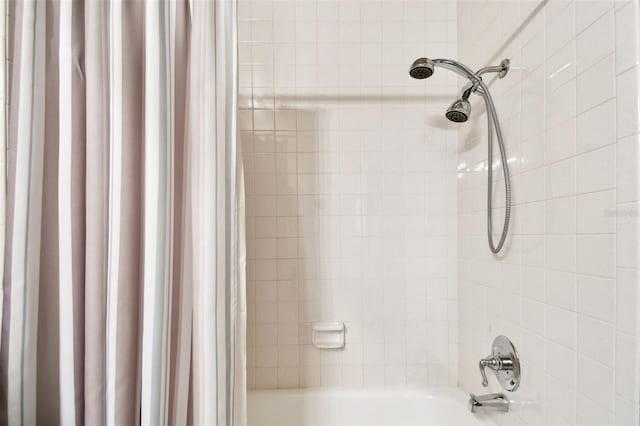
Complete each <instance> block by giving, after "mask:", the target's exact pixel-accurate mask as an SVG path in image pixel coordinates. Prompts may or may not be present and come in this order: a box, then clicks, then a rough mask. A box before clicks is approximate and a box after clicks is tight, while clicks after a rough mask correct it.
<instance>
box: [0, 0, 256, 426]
mask: <svg viewBox="0 0 640 426" xmlns="http://www.w3.org/2000/svg"><path fill="white" fill-rule="evenodd" d="M11 5H12V7H14V8H15V13H13V14H12V15H11V16H12V20H13V22H11V25H9V28H6V26H2V27H0V29H3V30H4V31H6V32H7V33H6V34H7V35H8V36H9V39H10V40H11V41H12V43H13V45H12V49H11V52H12V57H13V58H12V59H13V60H12V61H11V62H10V63H11V66H12V69H11V73H10V75H11V76H12V80H11V82H10V85H9V90H8V96H9V104H10V108H9V111H8V116H9V120H8V121H7V122H8V129H4V126H3V127H2V129H0V130H6V134H7V138H6V143H7V181H6V187H7V193H6V222H5V223H6V228H5V234H4V261H3V268H4V270H3V286H2V299H0V304H1V307H2V309H1V311H0V315H1V318H2V334H1V335H0V424H8V425H35V424H41V425H56V424H63V425H102V424H104V425H188V424H196V425H243V424H246V409H245V405H246V397H245V374H244V368H245V364H246V349H245V347H246V346H245V344H244V339H245V333H246V328H245V323H246V308H245V289H244V276H245V275H244V268H245V254H244V252H245V247H244V230H243V226H244V217H243V215H244V204H243V203H244V201H243V197H244V194H243V191H242V189H243V181H242V164H241V163H240V158H241V156H239V155H238V153H237V147H236V131H237V129H236V125H235V119H236V111H235V109H236V99H235V97H236V87H237V78H236V73H237V66H236V62H237V57H236V56H237V54H236V45H235V43H236V29H235V26H236V22H235V20H236V17H235V7H236V5H235V1H232V0H195V1H189V0H164V1H163V0H161V1H156V0H148V1H143V0H122V1H115V0H114V1H101V2H94V1H90V2H83V1H80V0H53V1H43V0H21V1H16V2H15V3H11ZM2 10H4V4H3V7H0V12H2ZM3 75H4V74H3ZM2 93H3V92H0V95H2ZM0 100H1V99H0ZM3 123H4V122H3ZM3 134H4V133H3ZM4 141H5V139H4V138H2V139H0V142H4Z"/></svg>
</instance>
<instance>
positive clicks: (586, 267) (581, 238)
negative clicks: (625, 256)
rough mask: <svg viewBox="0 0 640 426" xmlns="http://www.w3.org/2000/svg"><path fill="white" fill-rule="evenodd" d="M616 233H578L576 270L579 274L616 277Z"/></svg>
mask: <svg viewBox="0 0 640 426" xmlns="http://www.w3.org/2000/svg"><path fill="white" fill-rule="evenodd" d="M615 256H616V238H615V235H578V236H577V237H576V271H577V272H578V273H579V274H589V275H596V276H600V277H611V278H613V277H615V269H616V257H615Z"/></svg>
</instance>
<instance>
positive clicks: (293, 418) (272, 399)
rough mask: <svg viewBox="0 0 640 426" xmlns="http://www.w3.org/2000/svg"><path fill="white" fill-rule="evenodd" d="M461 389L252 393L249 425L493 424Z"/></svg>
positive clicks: (249, 407) (454, 425)
mask: <svg viewBox="0 0 640 426" xmlns="http://www.w3.org/2000/svg"><path fill="white" fill-rule="evenodd" d="M467 399H468V395H467V394H465V393H464V392H462V391H461V390H460V389H457V388H432V389H421V390H393V389H390V390H386V389H379V390H378V389H375V390H370V389H366V390H342V389H331V390H271V391H250V392H249V395H248V417H249V419H248V420H249V423H248V425H249V426H360V425H361V426H427V425H429V426H431V425H433V426H448V425H450V426H472V425H474V426H475V425H491V424H493V423H492V422H491V421H490V420H489V418H488V417H487V416H486V415H484V414H483V413H479V414H471V413H470V412H469V410H468V409H467Z"/></svg>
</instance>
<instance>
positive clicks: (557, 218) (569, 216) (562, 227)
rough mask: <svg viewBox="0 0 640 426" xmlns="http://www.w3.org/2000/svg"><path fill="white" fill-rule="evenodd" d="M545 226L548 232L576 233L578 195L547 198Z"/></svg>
mask: <svg viewBox="0 0 640 426" xmlns="http://www.w3.org/2000/svg"><path fill="white" fill-rule="evenodd" d="M545 226H546V228H545V231H546V233H547V234H574V233H575V232H576V197H573V196H571V197H563V198H555V199H551V200H547V201H546V204H545Z"/></svg>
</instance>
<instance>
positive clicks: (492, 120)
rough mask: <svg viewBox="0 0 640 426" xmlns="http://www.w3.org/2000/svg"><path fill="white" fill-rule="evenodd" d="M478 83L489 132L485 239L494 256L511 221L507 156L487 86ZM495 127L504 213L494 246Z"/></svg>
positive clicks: (480, 81) (503, 240)
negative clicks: (498, 236)
mask: <svg viewBox="0 0 640 426" xmlns="http://www.w3.org/2000/svg"><path fill="white" fill-rule="evenodd" d="M478 83H479V85H480V87H481V88H482V98H483V99H484V103H485V106H486V109H487V127H488V132H489V140H488V144H487V145H488V146H489V148H488V157H489V159H488V166H487V239H488V240H489V249H491V251H492V252H493V253H494V254H497V253H498V252H500V250H502V247H503V246H504V242H505V240H506V239H507V232H508V231H509V222H510V221H511V182H510V180H511V179H510V176H509V166H508V164H507V154H506V151H505V148H504V140H503V138H502V130H501V128H500V122H499V121H498V114H497V113H496V107H495V105H494V104H493V99H492V98H491V94H490V93H489V89H488V88H487V85H486V84H485V83H484V82H483V81H482V79H478ZM494 127H495V130H496V136H497V139H498V148H499V149H500V162H501V164H502V174H503V175H504V192H505V211H504V224H503V225H502V234H501V235H500V240H499V241H498V245H497V246H496V245H495V243H494V241H493V207H492V204H493V203H492V198H493V128H494Z"/></svg>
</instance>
